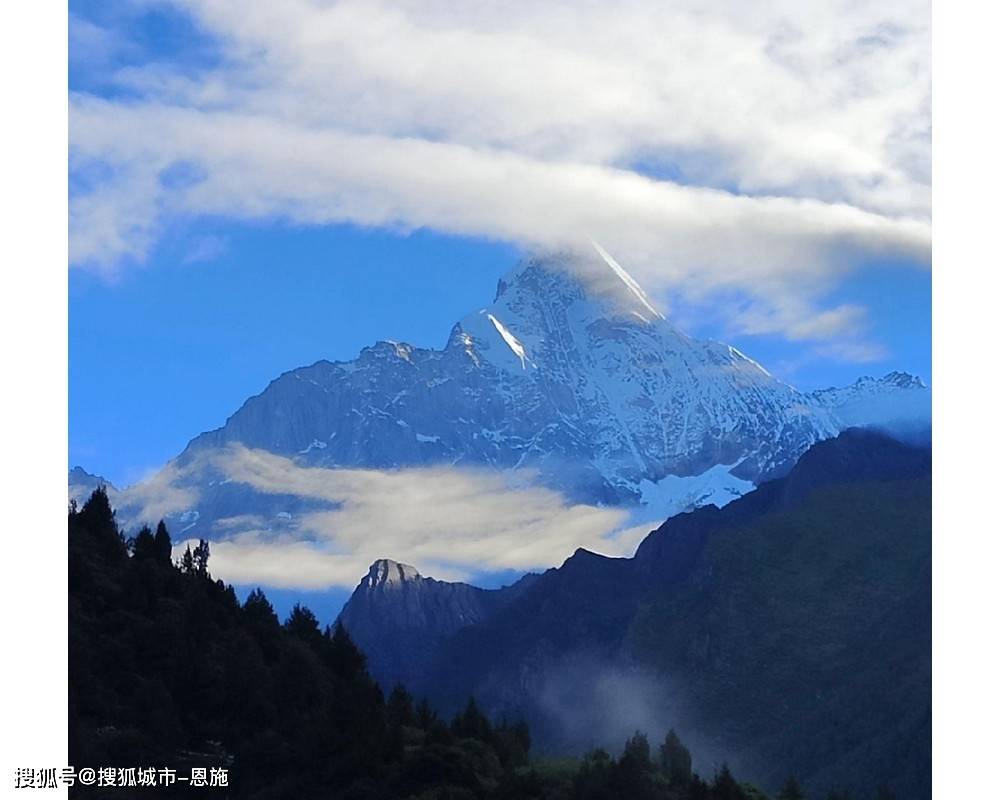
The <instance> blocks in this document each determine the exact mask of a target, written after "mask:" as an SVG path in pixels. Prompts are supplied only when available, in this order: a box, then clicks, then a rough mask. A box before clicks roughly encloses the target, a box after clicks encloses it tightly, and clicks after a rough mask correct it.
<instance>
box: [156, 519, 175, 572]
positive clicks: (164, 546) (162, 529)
mask: <svg viewBox="0 0 1000 800" xmlns="http://www.w3.org/2000/svg"><path fill="white" fill-rule="evenodd" d="M153 544H154V547H153V553H154V557H155V558H156V560H157V561H159V562H161V563H164V564H169V563H170V557H171V555H172V554H173V542H171V541H170V534H169V533H168V532H167V526H166V525H165V524H164V523H163V520H162V519H161V520H160V522H159V524H158V525H157V526H156V535H155V536H154V537H153Z"/></svg>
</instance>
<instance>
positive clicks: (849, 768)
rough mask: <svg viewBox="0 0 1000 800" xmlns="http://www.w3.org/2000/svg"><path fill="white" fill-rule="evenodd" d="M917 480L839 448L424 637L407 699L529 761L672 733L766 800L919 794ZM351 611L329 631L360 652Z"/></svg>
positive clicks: (827, 444) (908, 466) (924, 779)
mask: <svg viewBox="0 0 1000 800" xmlns="http://www.w3.org/2000/svg"><path fill="white" fill-rule="evenodd" d="M930 469H931V458H930V451H929V450H927V449H923V448H918V447H912V446H909V445H906V444H903V443H901V442H898V441H895V440H893V439H891V438H889V437H887V436H884V435H882V434H880V433H876V432H871V431H861V430H849V431H846V432H844V433H842V434H841V435H840V436H838V437H837V438H835V439H832V440H827V441H824V442H821V443H818V444H816V445H815V446H814V447H813V448H811V449H810V450H809V451H808V452H807V453H806V454H805V455H804V456H803V457H802V459H801V460H800V461H799V462H798V464H796V466H795V467H794V468H793V469H792V470H791V472H790V473H789V474H788V475H787V476H786V477H784V478H782V479H779V480H775V481H769V482H766V483H764V484H762V485H761V486H760V487H758V488H757V489H756V490H754V491H752V492H750V493H749V494H747V495H745V496H744V497H742V498H740V499H738V500H736V501H734V502H732V503H730V504H728V505H727V506H726V507H725V508H722V509H720V508H716V507H713V506H709V507H704V508H699V509H697V510H696V511H693V512H691V513H687V514H681V515H679V516H677V517H674V518H673V519H671V520H668V521H667V522H666V523H664V524H663V525H662V526H661V527H660V528H658V529H657V530H655V531H653V532H651V533H650V534H649V536H647V537H646V539H645V540H644V541H643V542H642V544H641V545H640V547H639V549H638V551H637V553H636V555H635V557H634V558H631V559H612V558H605V557H603V556H599V555H596V554H594V553H589V552H587V551H585V550H578V551H577V552H576V553H575V554H574V555H573V556H572V557H571V558H569V559H568V560H567V561H566V562H565V563H564V564H563V565H562V566H561V567H560V568H558V569H551V570H548V571H547V572H545V573H544V574H542V575H540V576H538V577H537V578H535V579H534V580H533V582H532V583H531V584H530V585H528V586H525V587H524V588H523V589H522V590H521V591H520V592H518V593H517V594H516V596H513V595H512V596H509V597H508V598H507V600H506V602H504V603H503V604H502V605H500V606H498V607H497V608H496V609H494V610H493V611H492V613H489V614H487V615H486V616H485V617H483V618H482V619H481V620H480V621H479V622H476V623H474V624H468V625H462V626H460V627H458V628H457V629H456V630H455V631H454V633H452V634H451V635H450V636H443V637H442V636H437V637H435V639H434V646H433V651H434V654H435V655H434V657H433V658H431V659H429V660H425V661H423V662H422V666H421V669H420V670H419V671H414V670H411V671H410V672H409V673H408V674H407V680H408V684H409V686H410V687H411V688H412V689H413V690H414V691H415V692H417V693H418V694H423V693H427V694H429V695H430V696H431V697H432V698H433V699H434V700H436V701H437V703H438V704H439V706H440V707H442V708H448V707H449V706H450V707H453V708H454V707H458V706H460V705H461V703H462V702H463V701H464V699H465V698H467V697H468V696H469V695H470V694H474V695H475V696H476V698H477V700H478V701H479V702H480V704H481V705H482V706H483V707H484V708H485V709H486V710H488V712H489V713H491V714H493V715H496V716H500V715H504V714H505V715H507V716H508V717H510V718H515V717H517V716H520V715H523V716H525V717H527V718H528V719H529V720H530V722H531V724H532V733H533V736H535V737H536V741H537V744H538V746H539V748H540V749H541V750H542V751H545V750H546V749H550V750H555V751H557V752H558V751H565V750H566V749H573V748H577V749H585V748H587V747H592V746H595V745H607V746H611V745H615V744H617V743H618V741H619V740H621V739H622V738H623V737H624V736H627V735H628V734H629V733H630V732H631V731H632V730H634V728H635V727H636V726H637V725H638V726H639V727H642V726H643V725H646V726H647V728H648V729H658V730H665V729H666V728H668V727H671V726H673V727H677V729H678V730H679V731H680V732H681V735H682V738H684V739H685V740H690V741H693V742H698V741H700V742H703V743H705V745H704V747H703V748H701V749H704V748H706V747H707V748H709V749H714V748H718V750H719V751H721V752H724V753H725V754H726V758H727V759H729V761H730V763H731V764H733V765H734V768H735V767H736V766H737V765H738V771H739V773H740V774H744V775H747V776H749V777H751V778H753V779H755V780H757V781H760V782H762V783H764V784H765V785H766V786H769V787H774V786H777V785H779V784H780V782H781V781H782V780H784V779H785V778H786V777H787V776H788V774H795V775H797V776H798V777H799V778H800V779H802V780H804V781H806V783H807V784H808V789H809V792H810V795H816V796H825V793H826V792H827V791H828V790H829V789H830V787H832V786H845V787H851V788H852V789H854V790H855V791H857V792H867V791H870V789H871V787H872V786H878V785H879V784H880V783H882V782H885V783H887V785H889V786H890V787H891V788H892V789H893V790H894V791H895V792H896V794H897V796H901V797H914V798H919V797H928V796H929V786H930V784H929V764H930V753H929V746H930V630H931V628H930V624H931V619H930V605H929V602H930V556H931V552H930ZM364 585H365V584H364V582H363V583H362V587H359V592H360V591H361V588H363V587H364ZM470 588H471V587H464V590H463V591H467V590H469V589H470ZM507 591H509V590H507ZM379 597H380V596H378V595H376V596H374V598H373V599H374V600H375V601H378V599H379ZM356 598H357V599H360V598H358V593H356V594H355V598H352V600H351V601H350V602H349V603H348V606H347V607H346V608H345V612H344V616H343V619H344V620H345V624H347V626H348V629H349V631H350V632H351V634H352V635H353V636H355V637H357V638H358V640H359V641H362V640H364V641H372V640H373V638H374V636H373V634H372V632H371V631H368V630H365V629H364V622H363V621H362V619H361V618H360V617H359V616H357V615H355V613H354V609H353V608H352V606H353V605H354V603H355V599H356ZM442 599H443V595H442ZM366 613H367V615H368V618H369V619H374V618H376V616H377V613H376V612H375V611H374V610H373V609H372V608H371V607H370V605H369V606H367V607H366ZM390 616H395V615H390ZM456 616H457V614H455V613H453V614H451V615H448V618H450V619H455V618H456ZM410 634H413V629H410ZM417 638H419V637H417ZM395 643H396V640H393V639H390V640H388V641H387V640H383V641H382V642H381V643H380V645H379V646H380V647H382V648H383V649H382V651H381V652H379V653H378V656H377V658H379V659H381V660H382V662H383V663H390V660H391V659H390V658H389V656H388V651H389V650H391V648H392V647H394V646H395ZM369 652H372V651H369ZM392 678H393V675H392V673H391V672H389V673H385V674H383V680H391V679H392ZM623 708H624V709H625V711H624V712H621V711H620V709H623ZM618 723H621V724H620V725H619V727H615V726H616V725H618ZM696 749H698V748H696ZM715 766H717V765H715ZM702 768H703V769H704V770H706V771H708V772H710V771H711V769H712V765H711V764H705V765H702Z"/></svg>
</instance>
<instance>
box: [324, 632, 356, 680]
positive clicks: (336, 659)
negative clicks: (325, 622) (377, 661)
mask: <svg viewBox="0 0 1000 800" xmlns="http://www.w3.org/2000/svg"><path fill="white" fill-rule="evenodd" d="M326 633H327V638H328V639H329V641H330V648H329V653H330V656H329V662H330V666H331V667H332V668H333V671H334V672H335V673H336V674H338V675H340V676H341V677H342V678H349V679H354V678H357V677H359V676H360V675H362V674H363V673H364V672H365V656H364V654H363V653H362V652H361V651H360V650H358V648H357V645H355V644H354V641H353V640H352V639H351V637H350V636H349V635H348V634H347V630H346V629H345V628H344V625H343V623H341V621H340V620H339V619H338V620H337V624H336V625H334V627H333V631H332V632H331V631H330V630H329V629H328V630H327V632H326Z"/></svg>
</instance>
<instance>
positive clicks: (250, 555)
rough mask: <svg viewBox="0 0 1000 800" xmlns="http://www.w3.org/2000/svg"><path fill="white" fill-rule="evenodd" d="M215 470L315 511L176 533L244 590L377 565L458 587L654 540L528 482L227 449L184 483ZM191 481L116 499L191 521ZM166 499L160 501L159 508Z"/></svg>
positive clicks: (167, 477) (166, 481)
mask: <svg viewBox="0 0 1000 800" xmlns="http://www.w3.org/2000/svg"><path fill="white" fill-rule="evenodd" d="M209 471H210V472H211V474H212V475H214V476H216V478H217V479H218V480H222V481H226V482H228V484H231V485H233V486H235V487H240V488H241V489H247V488H249V489H252V490H253V491H254V492H256V493H258V494H259V495H266V496H274V497H282V498H284V497H289V496H291V497H295V498H296V499H297V501H298V502H299V503H301V504H303V505H304V506H305V507H306V508H307V509H308V510H306V511H304V512H299V513H295V514H285V513H282V514H280V515H279V514H273V513H268V514H241V515H236V516H232V517H227V518H223V519H220V520H212V521H206V520H201V521H199V522H198V525H197V527H195V528H194V529H193V530H191V531H189V532H187V533H184V532H183V531H181V529H179V528H176V527H175V538H176V539H180V540H182V541H181V542H180V544H179V545H178V548H179V549H180V550H183V548H184V546H185V545H186V544H187V542H186V541H183V539H186V537H188V536H192V535H195V536H202V537H205V538H209V539H210V540H211V541H212V558H211V568H212V573H213V574H214V575H215V576H216V577H220V578H222V579H224V580H226V581H230V582H233V583H240V584H262V585H266V586H275V587H284V588H301V589H322V588H327V587H331V586H338V587H344V588H352V587H354V586H355V585H357V583H358V581H359V580H360V579H361V577H362V576H363V575H364V574H365V573H366V571H367V569H368V567H369V565H370V564H371V563H372V562H373V561H374V560H376V559H378V558H393V559H395V560H397V561H403V562H406V563H409V564H413V565H414V566H416V567H417V569H419V570H420V571H421V572H422V573H423V574H425V575H429V576H433V577H436V578H439V579H445V580H462V579H468V578H469V577H471V576H472V575H475V574H477V573H484V572H501V571H505V570H517V571H527V570H533V569H544V568H547V567H551V566H557V565H558V564H560V563H562V561H563V560H565V559H566V558H567V557H568V556H570V555H571V554H572V553H573V551H574V550H575V549H576V548H577V547H585V548H587V549H590V550H594V551H596V552H600V553H604V554H606V555H612V556H621V555H631V554H632V553H633V552H634V550H635V547H636V545H637V544H638V542H639V540H640V539H641V538H642V536H644V535H645V534H646V533H648V530H649V526H639V527H628V513H627V512H626V511H623V510H621V509H612V508H599V507H596V506H588V505H572V504H569V503H567V502H566V500H565V499H564V498H563V497H562V496H561V495H560V494H559V493H558V492H554V491H552V490H549V489H544V488H539V487H536V486H533V485H531V483H530V480H529V478H530V476H528V475H527V474H526V473H514V474H510V473H498V472H492V471H486V470H475V469H458V468H450V467H433V468H419V469H399V470H389V471H383V470H361V469H328V468H322V467H302V466H299V465H297V464H296V463H295V462H294V461H292V460H290V459H287V458H283V457H281V456H276V455H273V454H271V453H268V452H266V451H262V450H251V449H247V448H245V447H229V448H227V449H225V450H218V451H211V452H206V453H203V454H201V455H199V456H198V458H197V460H196V461H195V462H194V463H192V464H190V465H188V467H186V469H185V475H186V480H190V477H191V476H192V475H195V474H199V475H202V476H204V475H205V474H206V473H207V472H209ZM184 482H185V478H184V477H182V476H181V474H180V473H179V472H178V471H177V468H176V467H175V466H168V467H167V468H166V469H165V470H164V472H163V473H162V474H160V475H158V476H156V477H155V478H154V479H152V481H151V482H150V483H149V484H148V485H147V484H138V485H137V486H136V487H132V488H130V489H127V490H125V491H124V492H123V493H121V494H119V495H118V498H117V500H118V503H119V505H120V506H121V507H123V508H125V509H127V514H128V517H129V518H132V519H135V520H137V521H146V522H152V521H155V519H156V518H157V517H158V516H163V515H165V514H169V515H173V516H174V517H175V518H177V519H181V520H182V521H190V520H194V519H195V516H194V514H193V513H192V512H194V511H196V510H197V503H198V493H197V491H196V490H195V489H193V488H183V486H182V484H184ZM164 489H165V490H166V491H164ZM159 493H162V495H163V499H159V498H158V499H156V501H155V502H153V500H152V498H153V496H154V495H157V494H159ZM171 503H172V504H171Z"/></svg>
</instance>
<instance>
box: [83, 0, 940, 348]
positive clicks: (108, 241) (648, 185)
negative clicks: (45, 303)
mask: <svg viewBox="0 0 1000 800" xmlns="http://www.w3.org/2000/svg"><path fill="white" fill-rule="evenodd" d="M165 5H166V6H168V7H171V8H173V9H174V10H175V11H178V12H179V13H181V14H184V15H185V16H186V17H187V18H188V19H190V21H191V22H192V23H193V25H194V28H195V30H197V31H198V32H199V34H201V35H203V36H204V37H205V38H206V41H207V42H209V43H210V45H206V47H208V48H209V50H210V52H211V57H210V58H203V59H201V60H200V61H198V62H196V63H187V62H185V61H184V59H182V58H180V57H178V61H176V62H173V61H170V60H169V59H163V58H162V57H160V58H153V57H150V58H149V59H148V61H146V62H143V60H142V59H139V58H136V57H134V56H133V57H132V58H130V59H129V62H130V64H131V65H130V66H128V67H122V68H120V69H118V70H117V71H114V72H113V73H112V74H111V76H110V78H109V81H110V83H111V85H112V86H113V87H114V90H115V93H114V99H106V98H102V97H98V96H96V95H93V94H87V93H78V94H75V95H74V96H73V97H72V99H71V165H72V169H73V172H74V176H75V180H74V187H75V188H74V193H73V197H72V199H71V251H72V260H73V261H74V262H75V263H77V264H79V265H83V266H87V267H89V268H92V269H97V270H100V271H102V272H105V273H108V274H113V273H114V272H116V271H117V270H119V269H121V268H122V267H123V266H125V265H127V264H129V263H138V262H141V261H142V260H143V259H144V258H145V257H146V255H147V254H148V253H149V251H150V250H151V248H152V247H154V246H155V243H156V241H157V239H158V236H159V235H160V233H161V231H162V230H163V226H164V225H165V224H166V223H167V222H168V221H170V220H174V219H177V218H184V217H190V216H192V215H195V216H197V215H218V216H221V217H227V218H236V219H244V220H259V219H263V220H284V221H287V222H291V223H296V224H303V223H304V224H318V225H321V224H328V223H337V222H350V223H355V224H358V225H363V226H377V227H382V228H391V229H395V230H399V231H401V232H405V231H408V230H411V229H414V228H420V227H429V228H433V229H436V230H439V231H443V232H446V233H452V234H460V235H472V236H485V237H491V238H494V239H499V240H504V241H513V242H518V243H521V244H524V245H526V246H529V247H565V246H571V245H575V244H579V243H581V242H585V241H586V240H587V238H588V237H594V238H596V239H598V240H599V241H601V242H602V243H603V244H604V245H605V246H606V247H608V249H610V250H611V251H612V252H614V253H615V254H616V256H617V257H618V258H619V259H620V260H621V261H622V262H623V263H625V264H627V266H628V268H629V269H630V270H632V271H633V272H634V273H635V274H636V277H637V278H638V279H639V280H640V281H641V282H643V283H644V284H645V285H647V287H648V288H650V289H651V290H652V291H654V292H662V291H665V290H666V289H670V290H671V291H672V292H680V293H684V294H685V295H686V296H689V297H690V298H693V299H695V300H697V299H702V300H704V299H705V298H706V297H709V296H711V295H712V294H713V293H716V292H723V291H738V292H741V293H744V294H745V295H746V296H747V297H749V298H750V299H751V301H752V303H753V306H754V308H755V312H754V314H753V315H752V317H748V318H747V320H746V324H745V325H742V326H739V325H738V327H742V329H743V330H746V331H748V332H758V331H762V330H763V331H766V332H777V333H782V334H785V335H788V336H790V337H792V338H798V339H812V340H825V339H830V338H831V337H835V336H840V337H842V336H844V335H845V332H846V333H850V332H851V330H852V328H851V325H852V324H853V325H855V327H856V326H857V324H858V319H859V316H858V312H857V311H852V309H851V307H844V308H835V309H819V312H818V313H817V307H818V304H819V303H820V302H821V298H822V296H823V294H824V292H826V291H828V290H829V289H830V288H831V287H832V286H834V285H835V284H836V282H837V281H838V280H839V279H840V278H841V277H842V276H843V275H844V274H846V273H847V272H849V271H851V270H853V269H857V268H858V267H859V265H860V264H863V263H864V261H865V260H867V259H871V258H873V257H880V256H891V257H893V258H897V259H904V260H907V261H909V262H911V263H913V264H926V263H927V261H928V259H929V245H930V179H929V143H930V132H929V114H928V109H929V97H930V93H929V92H930V90H929V41H928V22H929V13H928V9H927V7H926V4H925V3H923V2H919V1H917V0H914V1H913V2H889V3H882V4H878V5H877V6H865V5H863V4H862V5H858V4H855V3H846V2H824V3H792V2H773V3H771V2H769V3H767V4H735V5H728V6H724V7H723V6H719V7H715V8H713V9H711V10H706V9H705V6H704V4H701V3H697V4H696V3H685V2H680V3H672V4H670V5H669V8H668V7H665V6H664V5H663V4H660V3H647V2H633V3H628V4H625V5H621V4H618V5H610V4H607V3H596V2H595V3H589V2H584V3H583V4H580V3H572V4H570V3H558V2H557V3H546V4H537V3H527V2H523V3H522V2H513V3H505V4H503V5H502V6H495V5H492V4H483V3H477V2H472V3H463V4H454V3H438V2H429V3H428V2H420V3H417V2H412V3H411V2H402V3H383V2H379V0H365V2H355V1H352V0H348V1H346V2H332V3H330V2H311V1H310V0H281V2H257V3H252V4H245V3H233V2H227V1H226V0H173V2H167V3H165ZM138 7H139V8H142V7H143V4H141V3H140V4H139V5H138ZM74 26H75V30H76V34H77V35H76V38H75V40H74V41H77V42H82V43H85V44H86V46H84V45H83V44H78V45H77V46H78V48H79V50H80V54H79V58H77V59H76V61H75V68H76V69H79V70H81V72H85V71H86V69H87V68H88V64H89V65H92V66H94V68H95V69H96V68H102V69H105V68H106V65H107V63H108V61H109V58H110V56H109V55H108V53H107V52H105V50H106V49H107V48H108V47H110V46H111V45H110V44H108V40H109V39H112V40H113V39H114V37H109V36H108V35H106V34H107V32H106V31H102V30H99V29H95V26H94V25H93V23H90V22H87V21H85V20H76V21H75V22H74ZM123 30H125V28H124V27H123ZM119 33H121V32H119ZM102 42H103V43H104V44H103V45H102ZM102 46H103V48H104V49H103V50H102ZM118 46H121V45H118ZM852 314H853V316H851V315H852ZM862 316H863V314H862ZM868 352H869V353H870V352H871V351H870V350H869V351H868Z"/></svg>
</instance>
